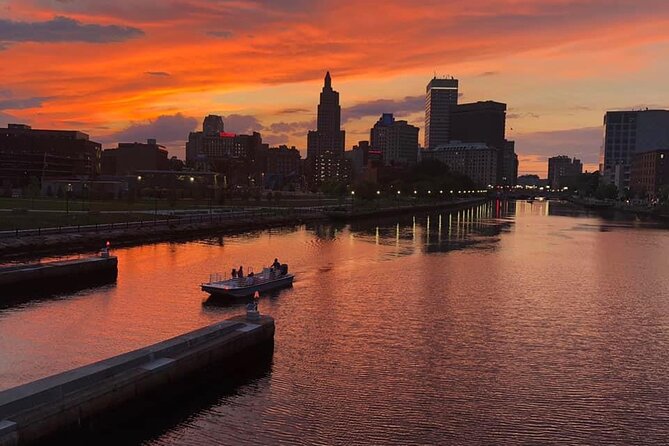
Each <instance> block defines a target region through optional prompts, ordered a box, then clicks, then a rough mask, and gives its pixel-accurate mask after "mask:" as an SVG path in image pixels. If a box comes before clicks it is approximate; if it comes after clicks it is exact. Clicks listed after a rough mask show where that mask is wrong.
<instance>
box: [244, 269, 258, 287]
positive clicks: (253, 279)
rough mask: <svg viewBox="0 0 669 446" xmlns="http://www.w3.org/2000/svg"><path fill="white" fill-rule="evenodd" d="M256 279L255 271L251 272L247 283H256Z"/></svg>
mask: <svg viewBox="0 0 669 446" xmlns="http://www.w3.org/2000/svg"><path fill="white" fill-rule="evenodd" d="M255 281H256V279H255V277H254V276H253V271H251V272H250V273H249V276H248V277H247V278H246V284H247V285H253V284H254V283H255Z"/></svg>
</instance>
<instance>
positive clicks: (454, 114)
mask: <svg viewBox="0 0 669 446" xmlns="http://www.w3.org/2000/svg"><path fill="white" fill-rule="evenodd" d="M450 120H451V124H450V125H451V127H450V134H449V136H450V139H451V141H462V142H484V143H486V144H488V145H489V146H491V147H495V148H496V149H499V150H502V149H503V148H504V144H505V143H504V138H505V127H506V104H504V103H501V102H495V101H479V102H473V103H470V104H458V105H454V106H452V107H451V113H450Z"/></svg>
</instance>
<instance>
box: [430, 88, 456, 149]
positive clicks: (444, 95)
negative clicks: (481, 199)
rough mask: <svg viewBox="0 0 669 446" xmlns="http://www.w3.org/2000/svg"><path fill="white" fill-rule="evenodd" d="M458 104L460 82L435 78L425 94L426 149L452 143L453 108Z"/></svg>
mask: <svg viewBox="0 0 669 446" xmlns="http://www.w3.org/2000/svg"><path fill="white" fill-rule="evenodd" d="M457 103H458V80H457V79H454V78H445V79H440V78H437V77H435V78H433V79H432V80H431V81H430V82H429V83H428V84H427V88H426V92H425V148H426V149H429V148H435V147H437V146H440V145H444V144H448V143H449V142H450V141H451V139H452V138H451V136H450V132H451V107H452V106H454V105H456V104H457Z"/></svg>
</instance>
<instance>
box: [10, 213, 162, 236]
mask: <svg viewBox="0 0 669 446" xmlns="http://www.w3.org/2000/svg"><path fill="white" fill-rule="evenodd" d="M153 218H154V216H153V215H152V214H142V213H131V214H126V213H119V214H97V213H77V214H69V215H67V214H65V213H64V212H63V213H57V212H30V213H15V212H0V231H13V230H15V229H37V228H55V227H59V226H78V225H81V226H83V225H96V224H105V223H126V222H131V221H140V220H145V221H148V220H153ZM159 218H164V217H159Z"/></svg>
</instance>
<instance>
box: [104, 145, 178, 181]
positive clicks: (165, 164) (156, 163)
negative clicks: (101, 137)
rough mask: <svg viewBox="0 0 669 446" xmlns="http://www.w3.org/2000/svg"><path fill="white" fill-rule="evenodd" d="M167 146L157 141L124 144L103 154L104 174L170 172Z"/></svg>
mask: <svg viewBox="0 0 669 446" xmlns="http://www.w3.org/2000/svg"><path fill="white" fill-rule="evenodd" d="M169 168H170V161H169V160H168V158H167V150H166V149H165V146H161V145H159V144H158V143H157V142H156V140H155V139H149V140H147V142H146V143H140V142H132V143H126V142H122V143H119V144H118V147H117V148H115V149H107V150H105V151H103V152H102V173H103V174H104V175H133V174H135V172H136V171H138V170H169Z"/></svg>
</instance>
